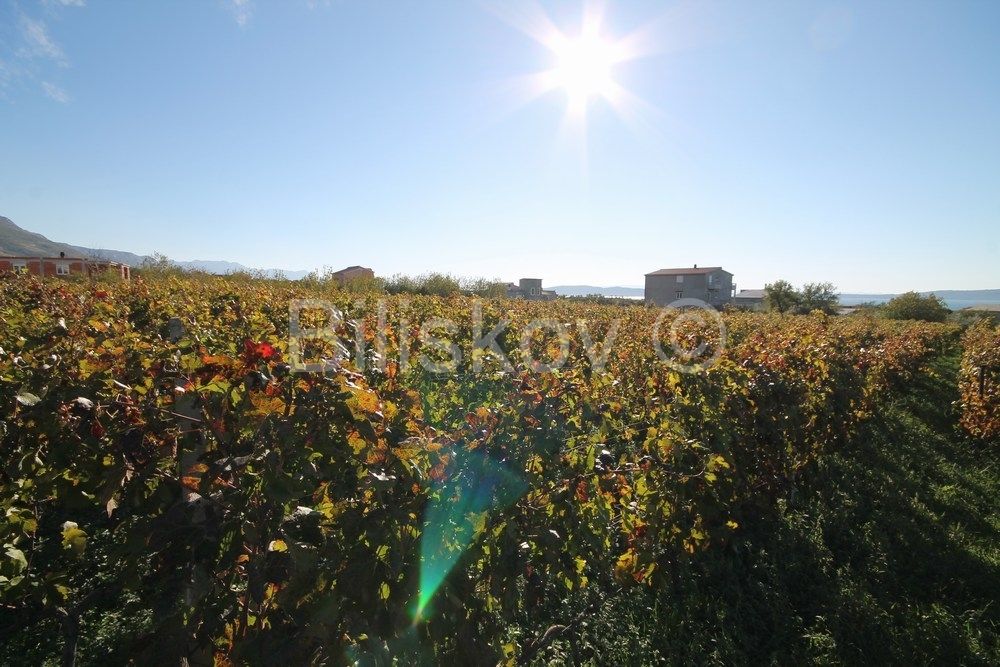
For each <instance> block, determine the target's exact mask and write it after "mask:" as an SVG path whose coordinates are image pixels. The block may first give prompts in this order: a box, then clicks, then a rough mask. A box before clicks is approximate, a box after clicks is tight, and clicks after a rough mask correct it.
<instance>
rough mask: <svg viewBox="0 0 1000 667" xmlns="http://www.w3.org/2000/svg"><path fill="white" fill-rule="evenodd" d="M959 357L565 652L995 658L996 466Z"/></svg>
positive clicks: (679, 660) (771, 658)
mask: <svg viewBox="0 0 1000 667" xmlns="http://www.w3.org/2000/svg"><path fill="white" fill-rule="evenodd" d="M957 364H958V362H957V359H956V358H954V357H945V358H942V359H940V360H938V361H937V362H936V363H935V364H934V365H933V367H932V369H931V372H930V373H929V374H927V375H926V376H923V377H920V378H918V379H917V380H915V381H914V382H913V383H911V384H910V386H908V387H907V388H906V390H905V391H904V392H903V394H902V396H901V397H900V398H898V399H897V400H895V401H894V402H892V403H891V404H889V405H887V406H885V408H884V410H883V411H882V413H881V414H880V415H878V417H877V418H876V419H874V420H872V422H871V423H870V424H869V426H868V427H867V429H866V431H865V432H864V433H863V435H862V437H860V438H858V440H857V441H856V442H854V443H852V444H851V445H850V446H849V447H846V448H844V449H842V450H841V451H838V452H834V453H831V454H829V455H824V456H822V457H820V461H819V463H818V464H817V465H816V468H815V469H814V470H812V471H811V472H810V474H809V475H808V479H809V480H810V485H809V486H808V487H805V488H801V489H797V491H796V493H794V494H792V497H791V498H789V499H788V500H787V501H785V502H782V503H781V504H780V506H779V508H778V511H777V512H776V513H775V514H774V515H773V516H770V517H765V518H763V519H760V520H757V521H755V522H753V524H752V525H747V526H745V528H746V532H745V535H744V541H743V542H742V544H741V545H740V546H738V547H734V548H732V549H730V550H727V551H726V552H723V553H719V554H716V555H712V556H711V557H710V559H709V560H707V561H706V562H701V563H699V564H698V565H697V566H696V567H693V569H692V571H691V572H690V573H688V575H687V576H684V577H682V585H681V590H680V591H674V590H661V591H659V592H653V591H647V590H639V591H633V592H631V593H630V594H629V595H628V596H627V597H624V598H620V599H618V600H615V601H613V602H611V603H609V604H608V605H607V606H606V607H605V608H604V609H603V610H602V611H601V612H600V613H599V614H598V615H596V616H595V617H594V618H593V619H592V620H591V621H590V622H589V623H588V624H587V626H586V627H585V628H583V630H582V633H581V636H579V637H576V638H574V639H573V640H572V641H563V642H562V643H556V644H554V645H553V647H551V649H550V650H549V652H548V653H546V654H544V655H543V656H542V658H541V659H540V660H539V662H545V661H547V662H553V663H556V664H559V663H562V664H636V665H644V664H748V663H751V664H776V665H785V664H802V663H810V664H858V665H860V664H865V665H868V664H906V665H912V664H947V665H975V664H982V665H991V664H992V665H996V664H1000V468H998V461H997V458H998V453H997V450H996V448H995V447H989V448H988V447H986V446H984V445H983V444H979V445H977V444H974V443H971V442H969V441H967V440H966V439H965V438H964V437H963V436H962V435H961V434H960V433H959V432H958V431H957V430H956V426H955V424H956V418H957V415H956V414H955V412H954V408H953V407H952V402H953V401H954V400H956V399H957V394H956V388H955V387H956V385H955V375H956V372H957Z"/></svg>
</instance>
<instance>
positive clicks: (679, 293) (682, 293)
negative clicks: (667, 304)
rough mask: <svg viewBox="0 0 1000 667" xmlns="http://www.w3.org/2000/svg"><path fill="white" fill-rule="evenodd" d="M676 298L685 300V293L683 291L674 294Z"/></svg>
mask: <svg viewBox="0 0 1000 667" xmlns="http://www.w3.org/2000/svg"><path fill="white" fill-rule="evenodd" d="M674 298H675V299H683V298H684V292H683V291H681V290H677V291H676V292H674Z"/></svg>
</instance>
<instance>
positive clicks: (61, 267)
mask: <svg viewBox="0 0 1000 667" xmlns="http://www.w3.org/2000/svg"><path fill="white" fill-rule="evenodd" d="M5 272H11V273H30V274H32V275H36V276H44V277H67V276H87V277H88V278H89V277H94V276H98V275H103V274H107V273H112V274H115V275H117V277H119V278H121V279H122V280H129V279H130V278H131V277H132V275H131V268H130V267H129V266H128V265H127V264H121V263H119V262H112V261H109V260H103V259H91V258H89V257H67V256H66V253H59V257H29V256H19V257H18V256H15V257H0V273H5Z"/></svg>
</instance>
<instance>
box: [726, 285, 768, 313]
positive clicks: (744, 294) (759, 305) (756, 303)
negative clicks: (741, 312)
mask: <svg viewBox="0 0 1000 667" xmlns="http://www.w3.org/2000/svg"><path fill="white" fill-rule="evenodd" d="M733 305H734V306H736V307H737V308H745V309H747V310H764V290H762V289H741V290H740V291H739V292H737V293H736V296H734V297H733Z"/></svg>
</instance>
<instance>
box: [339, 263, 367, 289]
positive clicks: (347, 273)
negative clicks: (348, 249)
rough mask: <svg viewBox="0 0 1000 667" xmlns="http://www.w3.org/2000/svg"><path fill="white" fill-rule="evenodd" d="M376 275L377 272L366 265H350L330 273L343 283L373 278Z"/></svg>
mask: <svg viewBox="0 0 1000 667" xmlns="http://www.w3.org/2000/svg"><path fill="white" fill-rule="evenodd" d="M374 277H375V272H374V271H372V270H371V269H369V268H367V267H364V266H349V267H347V268H346V269H341V270H340V271H337V272H335V273H331V274H330V278H332V279H333V280H335V281H336V282H338V283H340V284H341V285H343V284H345V283H349V282H352V281H355V280H371V279H372V278H374Z"/></svg>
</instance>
